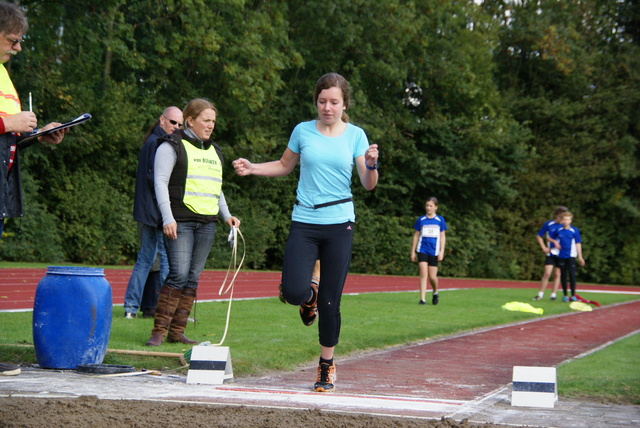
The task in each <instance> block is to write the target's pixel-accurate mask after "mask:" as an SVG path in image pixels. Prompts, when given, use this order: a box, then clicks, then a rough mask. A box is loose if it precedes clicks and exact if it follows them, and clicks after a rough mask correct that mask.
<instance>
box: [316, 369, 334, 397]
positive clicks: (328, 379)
mask: <svg viewBox="0 0 640 428" xmlns="http://www.w3.org/2000/svg"><path fill="white" fill-rule="evenodd" d="M335 382H336V364H335V363H333V364H331V365H329V364H327V363H320V365H318V381H317V382H316V383H315V385H313V388H314V389H315V391H316V392H331V391H333V390H334V389H335V385H334V384H335Z"/></svg>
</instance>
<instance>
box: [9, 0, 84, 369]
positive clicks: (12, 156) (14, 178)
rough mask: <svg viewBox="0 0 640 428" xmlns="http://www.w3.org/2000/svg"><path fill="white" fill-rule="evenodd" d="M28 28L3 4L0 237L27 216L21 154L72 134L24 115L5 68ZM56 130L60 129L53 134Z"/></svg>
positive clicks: (18, 14) (11, 7) (16, 9)
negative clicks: (6, 226) (10, 224)
mask: <svg viewBox="0 0 640 428" xmlns="http://www.w3.org/2000/svg"><path fill="white" fill-rule="evenodd" d="M28 28H29V24H28V23H27V18H26V16H25V15H24V13H23V12H22V10H21V9H20V8H19V7H18V6H17V5H15V4H12V3H6V2H3V1H0V220H1V221H0V237H1V236H2V231H3V229H4V222H5V218H9V217H22V216H23V215H24V212H23V205H22V183H21V178H20V159H19V152H20V151H21V150H24V149H25V148H27V147H29V146H31V145H33V144H35V143H36V142H46V143H50V144H59V143H60V142H61V141H62V139H63V138H64V134H65V133H66V132H67V131H68V130H69V128H68V127H63V126H61V125H62V124H60V123H57V122H54V123H49V124H48V125H46V126H44V127H42V128H41V129H40V130H39V131H38V132H37V134H34V135H32V133H33V132H34V130H35V129H36V127H37V126H38V119H37V117H36V115H35V114H34V113H33V112H32V111H22V107H21V105H20V99H19V98H18V93H17V91H16V89H15V87H14V86H13V82H12V81H11V78H10V77H9V74H8V73H7V69H6V68H5V66H4V64H5V63H7V62H8V61H9V60H10V59H11V57H12V56H13V55H16V54H17V53H18V52H20V51H21V50H22V46H21V44H22V37H23V36H24V35H25V33H26V32H27V29H28ZM71 126H72V125H71ZM56 127H58V128H59V129H57V130H53V128H56ZM47 131H51V132H47ZM0 371H2V369H1V368H0Z"/></svg>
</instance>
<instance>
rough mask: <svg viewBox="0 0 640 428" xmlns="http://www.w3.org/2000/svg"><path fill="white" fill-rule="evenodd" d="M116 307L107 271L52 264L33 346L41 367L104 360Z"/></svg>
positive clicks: (41, 292) (40, 296)
mask: <svg viewBox="0 0 640 428" xmlns="http://www.w3.org/2000/svg"><path fill="white" fill-rule="evenodd" d="M111 306H112V300H111V286H110V285H109V282H108V281H107V280H106V278H105V277H104V269H99V268H86V267H64V266H63V267H59V266H49V267H48V268H47V274H46V276H45V277H44V278H42V279H41V280H40V282H39V283H38V287H37V288H36V297H35V301H34V304H33V344H34V347H35V351H36V358H37V359H38V364H39V365H40V367H42V368H48V369H75V368H76V367H77V366H78V365H79V364H102V360H103V359H104V355H105V354H106V352H107V344H108V343H109V334H110V332H111Z"/></svg>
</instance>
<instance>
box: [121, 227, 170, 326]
mask: <svg viewBox="0 0 640 428" xmlns="http://www.w3.org/2000/svg"><path fill="white" fill-rule="evenodd" d="M156 254H158V255H159V256H160V279H161V280H162V281H163V282H164V278H166V277H167V274H168V272H169V262H168V259H167V252H166V251H165V247H164V234H163V233H162V229H158V228H155V227H151V226H147V225H146V224H143V225H142V227H141V229H140V251H139V252H138V258H137V259H136V264H135V265H134V266H133V271H132V272H131V277H130V278H129V283H128V284H127V291H126V293H125V295H124V311H125V312H130V313H132V314H135V313H137V312H138V309H140V301H141V299H142V291H143V290H144V284H145V283H146V282H147V276H148V275H149V269H151V265H153V261H154V260H155V258H156Z"/></svg>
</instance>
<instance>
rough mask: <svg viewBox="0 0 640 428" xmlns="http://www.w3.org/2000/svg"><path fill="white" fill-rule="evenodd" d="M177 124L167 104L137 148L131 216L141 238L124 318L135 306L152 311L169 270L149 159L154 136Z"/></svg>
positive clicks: (152, 156) (173, 110)
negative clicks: (158, 265) (138, 149)
mask: <svg viewBox="0 0 640 428" xmlns="http://www.w3.org/2000/svg"><path fill="white" fill-rule="evenodd" d="M180 127H182V111H181V110H180V109H179V108H178V107H174V106H171V107H167V108H166V109H165V110H164V111H163V112H162V114H161V115H160V117H159V118H158V120H157V121H156V122H155V123H154V124H153V126H152V127H151V129H150V130H149V132H148V133H147V135H146V136H145V139H144V144H143V145H142V150H140V156H139V157H138V171H137V173H136V192H135V197H134V201H133V218H134V220H136V221H137V222H138V225H139V230H140V241H141V242H140V251H139V252H138V258H137V259H136V264H135V265H134V266H133V271H132V272H131V277H130V278H129V284H128V285H127V291H126V293H125V296H124V317H125V318H129V319H131V318H135V317H136V316H137V313H138V310H139V309H142V310H143V311H144V312H143V314H144V316H147V317H150V316H153V315H154V314H153V312H154V311H155V307H156V303H157V300H158V297H157V296H158V294H157V293H158V292H159V290H160V287H161V286H162V284H163V283H164V279H165V278H166V277H167V273H168V272H169V263H168V261H167V253H166V251H165V248H164V235H163V232H162V216H161V215H160V212H159V211H158V205H157V203H156V197H155V189H154V183H153V162H154V159H155V156H156V148H157V141H158V138H160V137H162V136H164V135H167V134H172V133H173V131H175V130H177V129H179V128H180ZM156 256H158V258H159V259H160V263H159V264H160V267H159V273H155V271H153V269H152V266H153V265H154V261H155V259H156ZM150 270H151V271H152V272H151V273H150ZM158 276H159V278H158ZM143 293H144V295H143Z"/></svg>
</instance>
